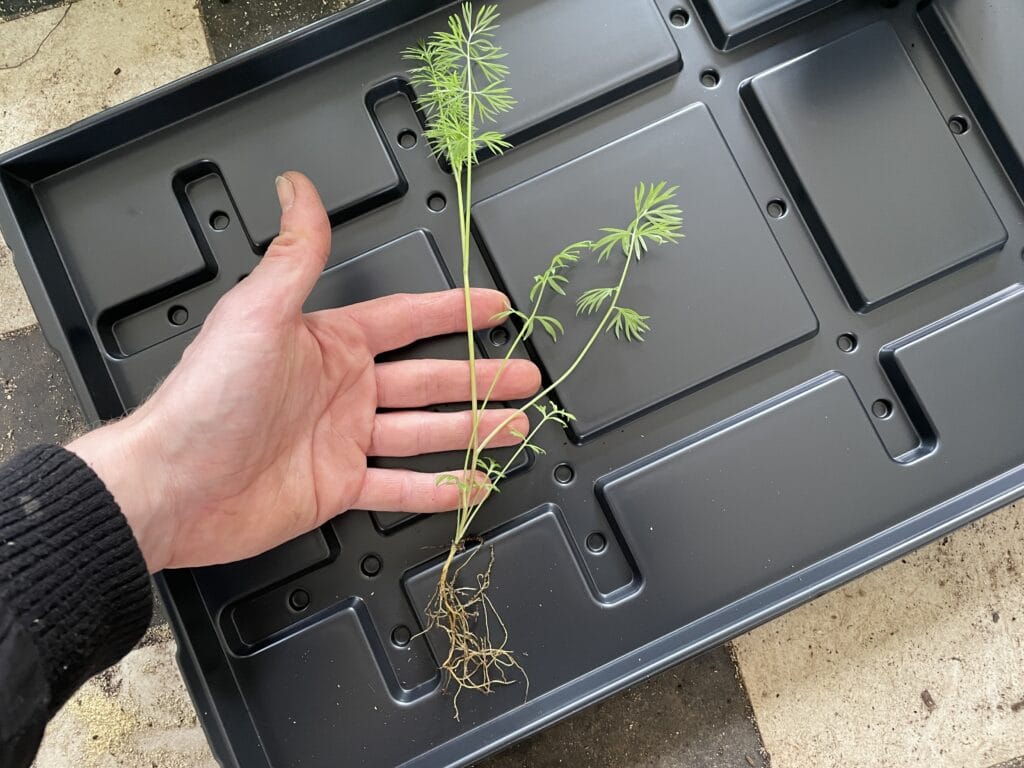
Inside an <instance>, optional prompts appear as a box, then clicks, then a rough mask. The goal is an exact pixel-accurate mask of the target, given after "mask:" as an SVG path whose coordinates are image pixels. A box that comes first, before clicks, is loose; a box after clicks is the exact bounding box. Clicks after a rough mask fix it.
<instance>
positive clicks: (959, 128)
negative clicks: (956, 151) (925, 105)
mask: <svg viewBox="0 0 1024 768" xmlns="http://www.w3.org/2000/svg"><path fill="white" fill-rule="evenodd" d="M970 127H971V125H970V123H968V122H967V118H966V117H964V116H963V115H953V116H952V117H951V118H949V130H951V131H952V132H953V133H955V134H956V135H957V136H960V135H962V134H965V133H967V131H968V130H969V129H970Z"/></svg>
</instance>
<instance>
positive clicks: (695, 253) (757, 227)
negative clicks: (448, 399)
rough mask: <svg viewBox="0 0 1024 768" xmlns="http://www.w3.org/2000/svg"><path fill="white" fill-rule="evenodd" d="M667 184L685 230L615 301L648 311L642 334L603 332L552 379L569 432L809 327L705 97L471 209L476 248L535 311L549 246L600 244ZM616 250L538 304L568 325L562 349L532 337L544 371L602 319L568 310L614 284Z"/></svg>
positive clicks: (742, 360) (651, 401)
mask: <svg viewBox="0 0 1024 768" xmlns="http://www.w3.org/2000/svg"><path fill="white" fill-rule="evenodd" d="M661 179H667V180H671V181H673V182H679V183H680V184H681V185H682V186H681V187H680V190H679V193H678V202H679V204H680V205H681V206H682V208H683V215H684V220H685V221H686V222H693V224H685V223H684V232H685V233H686V237H685V238H684V239H683V240H681V241H680V242H679V243H678V244H677V245H674V246H656V245H652V246H651V250H650V252H649V253H648V254H647V255H646V256H645V257H644V258H643V259H642V260H641V261H640V263H638V264H635V265H634V266H633V267H631V271H630V275H629V281H628V283H627V285H626V287H625V289H624V290H623V294H622V304H623V305H624V306H627V307H633V308H635V309H637V310H638V311H640V312H641V313H642V314H645V315H651V320H650V324H651V331H650V332H649V333H648V334H647V335H646V339H645V341H644V342H643V343H642V344H641V343H638V342H633V343H628V342H626V341H625V340H620V339H616V338H615V337H614V336H613V335H611V334H607V335H605V337H604V338H602V339H600V340H599V342H598V343H597V344H596V345H595V347H594V349H593V351H592V352H591V353H590V354H589V355H588V357H587V358H586V359H585V360H584V361H583V363H582V364H581V365H580V366H579V368H578V369H577V371H576V373H575V375H574V376H573V378H571V379H569V380H568V381H567V382H566V383H565V384H563V385H562V386H560V387H559V389H558V393H557V394H558V397H559V399H560V401H561V403H562V405H563V406H564V407H565V408H567V409H568V410H569V411H571V412H572V413H574V414H575V415H576V419H577V420H576V421H575V422H573V425H572V427H573V429H574V430H575V431H577V434H578V435H579V437H580V438H581V439H587V438H588V437H591V436H593V434H594V433H596V432H599V431H600V430H603V429H607V428H609V427H611V426H613V425H615V424H618V423H621V422H623V421H625V420H627V419H629V418H631V417H633V416H636V415H637V414H639V413H642V412H644V411H646V410H649V409H651V408H653V407H655V406H657V405H658V404H659V403H661V402H664V401H666V400H670V399H672V398H675V397H678V396H679V395H681V394H683V393H685V392H687V391H689V390H692V389H694V388H696V387H700V386H702V385H705V384H707V383H708V382H710V381H713V380H715V379H716V378H718V377H721V376H724V375H726V374H728V373H730V372H731V371H734V370H736V369H738V368H741V367H743V366H745V365H749V364H751V363H753V362H755V361H756V360H758V359H759V358H760V357H763V356H765V355H768V354H770V353H771V352H773V351H775V350H777V349H779V348H781V347H784V346H786V345H788V344H792V343H794V342H796V341H799V340H800V339H804V338H807V337H808V336H810V335H812V334H813V333H814V332H815V330H816V329H817V321H816V318H815V317H814V313H813V312H812V311H811V309H810V307H809V306H808V304H807V300H806V299H805V298H804V296H803V294H802V292H801V290H800V287H799V286H798V285H797V282H796V280H795V279H794V277H793V273H792V272H791V271H790V268H789V265H788V264H787V263H786V259H785V258H784V257H783V255H782V252H781V251H780V250H779V247H778V245H777V244H776V242H775V240H774V239H773V238H772V235H771V232H770V231H769V229H768V226H767V225H766V223H765V221H764V218H763V217H762V215H761V213H760V212H759V211H758V209H757V205H756V203H755V202H754V201H753V199H752V198H751V195H750V190H749V189H748V188H747V186H746V183H745V182H744V180H743V177H742V176H741V175H740V172H739V170H738V169H737V167H736V164H735V162H734V161H733V159H732V156H731V154H730V153H729V149H728V147H727V146H726V144H725V141H724V140H723V139H722V135H721V133H720V132H719V130H718V127H717V126H716V125H715V122H714V120H713V119H712V117H711V113H710V112H709V111H708V108H707V107H706V106H704V105H703V104H697V105H694V106H692V107H689V108H687V109H684V110H683V111H681V112H678V113H676V114H674V115H671V116H670V117H667V118H665V119H664V120H661V121H659V122H657V123H655V124H653V125H651V126H648V127H647V128H644V129H643V130H641V131H638V132H636V133H634V134H632V135H630V136H626V137H625V138H622V139H620V140H619V141H616V142H613V143H612V144H609V145H608V146H605V147H602V148H601V149H599V150H597V151H595V152H592V153H590V154H588V155H584V156H583V157H580V158H578V159H577V160H574V161H572V162H570V163H567V164H566V165H563V166H561V167H558V168H555V169H553V170H551V171H549V172H547V173H544V174H542V175H540V176H537V177H536V178H533V179H530V180H529V181H526V182H524V183H522V184H519V185H518V186H515V187H513V188H512V189H510V190H508V191H507V192H502V193H501V194H498V195H495V196H494V197H491V198H489V199H487V200H484V201H483V202H480V203H478V204H477V205H475V206H474V209H473V218H474V222H475V225H476V228H477V231H478V233H479V237H480V242H481V245H482V247H483V249H484V251H485V252H486V254H487V255H488V257H489V260H490V261H491V263H492V264H493V265H494V269H495V271H496V272H497V273H498V275H499V277H500V280H501V282H502V284H503V285H504V286H505V287H506V289H507V291H508V293H509V295H510V296H511V298H512V301H513V303H514V304H515V305H516V306H517V307H519V308H520V309H524V310H529V306H530V303H529V291H530V287H531V286H532V285H533V280H532V278H533V275H535V274H538V273H540V272H542V271H544V269H545V268H546V267H547V265H548V263H549V261H550V258H551V255H552V252H553V250H557V249H558V248H560V247H562V246H564V245H568V244H569V243H572V242H575V241H577V240H581V239H587V238H592V239H597V238H598V237H600V235H601V232H600V231H599V229H600V227H602V226H609V227H624V226H626V224H627V223H628V222H629V220H630V219H631V218H632V215H633V198H632V195H631V194H630V190H631V188H632V185H633V184H636V183H639V182H641V181H643V182H645V183H650V182H656V181H658V180H661ZM525 221H528V222H530V226H529V227H524V226H523V222H525ZM697 222H699V225H696V226H695V225H694V224H695V223H697ZM622 258H623V256H622V254H621V253H615V254H614V255H613V256H612V258H611V259H610V260H609V261H608V262H606V263H603V264H596V263H594V262H593V259H587V260H586V262H585V263H584V262H581V263H580V264H578V265H576V266H575V267H574V268H573V269H572V270H571V272H570V273H568V274H569V278H570V283H569V286H568V292H569V297H567V298H562V297H557V296H553V297H552V299H551V300H550V301H548V303H547V304H545V307H544V311H545V312H550V313H553V314H556V315H557V316H559V317H560V318H561V319H562V321H563V322H564V323H565V329H566V333H565V336H564V337H563V338H561V339H560V340H559V341H558V343H557V344H553V343H552V342H551V340H550V339H549V338H548V337H547V336H546V334H544V333H536V334H534V336H533V337H532V343H533V345H534V347H535V349H536V351H537V356H538V357H539V359H540V362H541V363H542V365H543V367H544V369H545V371H546V373H547V375H548V377H549V378H550V377H553V376H555V375H557V374H558V373H560V372H561V371H562V370H564V369H565V368H566V367H567V366H568V365H569V364H570V363H571V362H572V360H573V359H574V358H575V357H576V354H577V352H578V350H579V348H580V347H581V346H582V344H583V343H584V342H585V341H586V339H587V338H588V337H589V335H590V333H592V331H593V328H594V327H595V325H596V324H597V320H598V318H597V317H596V316H593V317H589V318H577V317H576V316H575V312H574V305H573V301H572V297H575V296H578V295H579V294H580V293H581V292H582V291H583V290H584V289H587V288H592V287H596V286H600V285H614V284H615V282H616V280H617V279H618V274H619V272H620V271H621V268H622ZM755 317H756V318H757V321H756V322H751V321H750V319H751V318H755Z"/></svg>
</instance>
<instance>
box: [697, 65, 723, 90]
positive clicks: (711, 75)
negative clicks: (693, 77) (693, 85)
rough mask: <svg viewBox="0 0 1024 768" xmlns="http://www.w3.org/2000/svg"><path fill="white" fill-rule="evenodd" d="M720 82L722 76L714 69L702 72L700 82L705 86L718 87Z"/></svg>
mask: <svg viewBox="0 0 1024 768" xmlns="http://www.w3.org/2000/svg"><path fill="white" fill-rule="evenodd" d="M720 82H721V78H720V77H719V76H718V72H717V71H716V70H714V69H711V68H708V69H705V70H704V71H703V72H701V73H700V84H701V85H703V86H704V87H705V88H717V87H718V84H719V83H720Z"/></svg>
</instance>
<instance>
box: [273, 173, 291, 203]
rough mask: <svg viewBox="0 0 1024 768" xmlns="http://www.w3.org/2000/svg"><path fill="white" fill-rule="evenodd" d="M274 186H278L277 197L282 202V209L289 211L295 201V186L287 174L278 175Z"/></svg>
mask: <svg viewBox="0 0 1024 768" xmlns="http://www.w3.org/2000/svg"><path fill="white" fill-rule="evenodd" d="M274 186H276V187H277V199H278V202H280V203H281V210H282V211H287V210H288V209H289V208H291V207H292V203H294V202H295V186H294V185H293V184H292V182H291V180H290V179H289V178H288V177H287V176H278V177H277V178H276V179H274Z"/></svg>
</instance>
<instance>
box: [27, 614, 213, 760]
mask: <svg viewBox="0 0 1024 768" xmlns="http://www.w3.org/2000/svg"><path fill="white" fill-rule="evenodd" d="M175 648H176V646H175V643H174V640H173V639H172V638H171V633H170V630H169V629H168V628H167V626H166V625H165V626H161V627H153V628H151V629H150V630H149V632H148V633H147V634H146V637H145V638H144V639H143V641H142V642H141V643H140V644H139V646H138V647H137V648H136V649H135V650H134V651H132V652H131V653H130V654H128V655H127V656H126V657H125V658H124V659H122V660H121V662H120V663H119V664H117V665H115V666H113V667H111V668H110V669H108V670H107V671H106V672H104V673H102V674H101V675H99V676H97V677H95V678H93V679H92V680H90V681H89V682H87V683H86V684H85V685H84V686H82V688H81V689H80V690H79V691H78V692H77V693H76V694H75V695H74V696H73V697H72V698H71V700H70V701H68V703H67V704H65V705H64V707H63V708H62V709H61V710H60V712H58V713H57V715H56V716H55V717H54V718H53V720H51V721H50V725H49V727H48V728H47V730H46V736H45V738H44V739H43V744H42V747H41V749H40V750H39V754H38V756H37V757H36V761H35V763H34V765H35V768H115V767H116V768H153V767H154V766H159V767H160V768H216V766H217V762H216V761H215V760H214V759H213V756H212V755H211V754H210V749H209V747H208V746H207V743H206V737H205V736H204V734H203V731H202V728H201V726H200V725H199V723H198V720H197V718H196V713H195V710H194V709H193V708H192V702H191V700H190V699H189V697H188V693H187V692H186V691H185V685H184V683H182V681H181V677H180V675H179V674H178V668H177V666H176V665H175V662H174V654H175Z"/></svg>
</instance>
